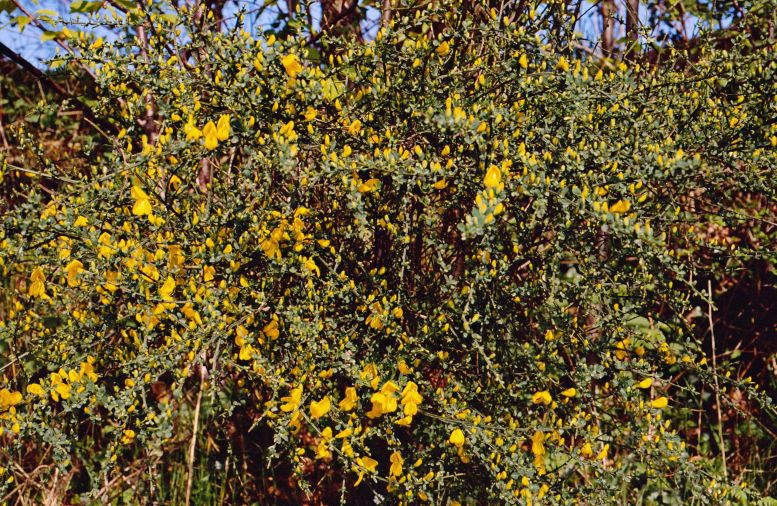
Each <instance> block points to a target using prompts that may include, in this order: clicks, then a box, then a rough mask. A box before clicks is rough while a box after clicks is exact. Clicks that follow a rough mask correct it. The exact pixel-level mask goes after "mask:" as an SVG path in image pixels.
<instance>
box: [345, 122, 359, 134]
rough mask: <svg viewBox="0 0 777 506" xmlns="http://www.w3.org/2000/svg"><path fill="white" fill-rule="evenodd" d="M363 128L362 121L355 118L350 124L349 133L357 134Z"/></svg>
mask: <svg viewBox="0 0 777 506" xmlns="http://www.w3.org/2000/svg"><path fill="white" fill-rule="evenodd" d="M361 129H362V122H361V121H359V120H358V119H355V120H353V121H352V122H351V124H350V125H348V133H349V134H351V135H357V134H358V133H359V132H360V131H361Z"/></svg>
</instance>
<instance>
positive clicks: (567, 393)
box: [561, 388, 577, 397]
mask: <svg viewBox="0 0 777 506" xmlns="http://www.w3.org/2000/svg"><path fill="white" fill-rule="evenodd" d="M561 395H563V396H564V397H574V396H576V395H577V390H575V389H574V388H567V389H566V390H564V391H563V392H561Z"/></svg>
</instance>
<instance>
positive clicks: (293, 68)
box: [281, 54, 302, 78]
mask: <svg viewBox="0 0 777 506" xmlns="http://www.w3.org/2000/svg"><path fill="white" fill-rule="evenodd" d="M281 63H282V64H283V68H284V69H285V70H286V73H287V74H288V75H289V77H291V78H294V77H296V76H297V74H299V73H300V72H302V65H301V64H300V62H299V57H298V56H297V55H296V54H287V55H286V56H284V57H283V58H281Z"/></svg>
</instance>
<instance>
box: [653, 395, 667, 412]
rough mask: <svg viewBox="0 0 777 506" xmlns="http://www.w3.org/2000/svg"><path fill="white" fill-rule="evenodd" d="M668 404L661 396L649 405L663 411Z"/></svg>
mask: <svg viewBox="0 0 777 506" xmlns="http://www.w3.org/2000/svg"><path fill="white" fill-rule="evenodd" d="M668 404H669V399H667V398H666V397H663V396H661V397H659V398H658V399H655V400H654V401H653V402H651V403H650V405H651V406H653V407H654V408H656V409H663V408H665V407H666V406H667V405H668Z"/></svg>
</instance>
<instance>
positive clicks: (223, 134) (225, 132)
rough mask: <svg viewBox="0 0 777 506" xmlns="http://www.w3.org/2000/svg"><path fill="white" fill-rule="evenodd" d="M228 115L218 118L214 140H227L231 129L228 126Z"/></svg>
mask: <svg viewBox="0 0 777 506" xmlns="http://www.w3.org/2000/svg"><path fill="white" fill-rule="evenodd" d="M229 119H230V118H229V114H222V115H221V116H219V122H218V124H217V125H216V138H217V139H218V140H220V141H225V140H227V139H229V133H230V132H231V127H230V126H229Z"/></svg>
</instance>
